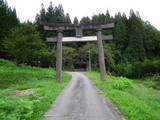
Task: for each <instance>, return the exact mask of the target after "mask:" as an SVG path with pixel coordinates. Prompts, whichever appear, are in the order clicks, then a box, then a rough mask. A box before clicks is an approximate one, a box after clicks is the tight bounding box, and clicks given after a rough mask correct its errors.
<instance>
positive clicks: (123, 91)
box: [87, 72, 160, 120]
mask: <svg viewBox="0 0 160 120" xmlns="http://www.w3.org/2000/svg"><path fill="white" fill-rule="evenodd" d="M87 74H88V76H89V77H90V79H91V80H93V83H94V84H95V85H96V86H97V87H98V88H99V89H100V90H101V91H102V94H103V95H104V96H106V97H107V98H108V99H109V100H110V101H111V102H112V103H113V104H115V105H116V106H117V108H118V109H119V111H120V112H121V113H122V114H123V115H124V116H125V118H126V119H128V120H160V91H158V90H156V89H153V87H151V86H149V84H150V83H152V84H153V82H154V81H150V80H130V79H127V78H124V77H114V76H111V75H108V76H107V81H101V80H100V78H99V73H97V72H88V73H87Z"/></svg>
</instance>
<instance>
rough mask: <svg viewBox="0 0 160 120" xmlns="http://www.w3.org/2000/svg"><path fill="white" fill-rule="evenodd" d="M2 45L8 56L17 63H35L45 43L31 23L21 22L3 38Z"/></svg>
mask: <svg viewBox="0 0 160 120" xmlns="http://www.w3.org/2000/svg"><path fill="white" fill-rule="evenodd" d="M4 46H5V49H6V52H7V53H8V55H9V56H11V57H12V58H14V59H15V60H16V61H17V62H18V63H29V64H30V65H34V64H37V63H38V61H39V56H40V54H41V51H42V50H43V49H44V47H45V45H44V43H43V42H42V41H41V39H40V35H39V32H37V31H36V27H35V26H34V25H32V24H21V25H20V26H19V27H16V28H15V29H13V30H12V32H11V35H10V37H9V38H6V39H5V40H4Z"/></svg>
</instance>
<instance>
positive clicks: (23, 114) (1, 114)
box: [0, 97, 33, 120]
mask: <svg viewBox="0 0 160 120" xmlns="http://www.w3.org/2000/svg"><path fill="white" fill-rule="evenodd" d="M32 115H33V110H32V102H30V101H25V100H24V99H20V98H13V97H6V98H5V99H4V98H3V99H1V98H0V120H27V119H30V118H31V117H32Z"/></svg>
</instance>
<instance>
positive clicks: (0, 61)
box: [0, 59, 15, 67]
mask: <svg viewBox="0 0 160 120" xmlns="http://www.w3.org/2000/svg"><path fill="white" fill-rule="evenodd" d="M0 66H6V67H9V66H15V64H14V63H13V62H10V61H8V60H4V59H0Z"/></svg>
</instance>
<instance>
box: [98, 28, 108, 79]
mask: <svg viewBox="0 0 160 120" xmlns="http://www.w3.org/2000/svg"><path fill="white" fill-rule="evenodd" d="M97 40H98V55H99V67H100V74H101V75H100V76H101V80H106V66H105V59H104V51H103V42H102V31H101V29H97Z"/></svg>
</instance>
